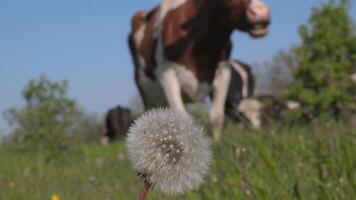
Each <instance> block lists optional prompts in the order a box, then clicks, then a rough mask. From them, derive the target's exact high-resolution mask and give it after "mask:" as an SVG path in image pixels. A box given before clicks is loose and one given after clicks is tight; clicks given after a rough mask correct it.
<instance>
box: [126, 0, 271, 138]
mask: <svg viewBox="0 0 356 200" xmlns="http://www.w3.org/2000/svg"><path fill="white" fill-rule="evenodd" d="M269 22H270V13H269V10H268V7H267V6H266V5H265V4H264V3H263V2H262V0H162V2H161V4H160V5H159V6H157V7H155V8H154V9H152V10H151V11H149V12H145V11H140V12H137V13H136V14H135V15H134V16H133V18H132V31H131V33H130V36H129V45H130V49H131V53H132V56H133V61H134V64H135V80H136V84H137V86H138V89H139V91H140V93H141V96H142V98H143V101H144V104H145V109H149V108H152V107H157V106H170V107H171V108H173V109H175V110H178V111H181V112H184V113H187V111H186V108H185V106H184V103H185V102H188V101H199V100H203V99H205V98H206V97H207V96H208V95H209V94H212V107H211V110H210V114H209V116H210V120H211V123H212V126H213V134H214V137H215V138H217V139H218V138H219V137H220V133H221V131H222V128H223V124H224V106H225V101H226V98H227V93H228V88H229V83H230V78H231V62H230V52H231V48H232V44H231V39H230V36H231V34H232V32H233V31H234V30H240V31H243V32H247V33H249V34H250V35H251V36H252V37H261V36H264V35H266V34H267V32H268V24H269Z"/></svg>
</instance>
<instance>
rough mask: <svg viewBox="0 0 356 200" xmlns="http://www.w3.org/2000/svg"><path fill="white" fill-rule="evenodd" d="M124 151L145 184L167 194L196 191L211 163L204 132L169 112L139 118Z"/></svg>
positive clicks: (157, 112)
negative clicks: (142, 177) (142, 176)
mask: <svg viewBox="0 0 356 200" xmlns="http://www.w3.org/2000/svg"><path fill="white" fill-rule="evenodd" d="M194 141H195V142H194ZM127 148H128V152H129V157H130V159H131V161H132V163H133V165H134V168H135V170H136V171H137V172H138V173H139V174H141V175H144V178H145V182H147V183H149V184H150V185H152V187H153V188H154V189H156V190H158V191H160V192H163V193H166V194H181V193H184V192H185V191H187V190H190V189H195V188H197V187H198V186H199V185H200V184H201V183H202V182H203V178H204V176H205V175H206V173H207V171H208V169H209V164H210V159H211V151H210V147H209V141H208V139H207V138H206V137H205V136H204V133H203V129H202V128H201V127H199V126H197V125H195V124H194V122H193V120H192V119H191V118H190V117H188V116H186V115H184V114H182V113H180V112H177V111H173V110H170V109H155V110H151V111H148V112H146V113H145V114H143V115H142V116H141V117H140V118H138V119H137V120H136V121H135V122H134V124H133V126H132V127H131V128H130V130H129V133H128V138H127ZM161 155H163V156H161Z"/></svg>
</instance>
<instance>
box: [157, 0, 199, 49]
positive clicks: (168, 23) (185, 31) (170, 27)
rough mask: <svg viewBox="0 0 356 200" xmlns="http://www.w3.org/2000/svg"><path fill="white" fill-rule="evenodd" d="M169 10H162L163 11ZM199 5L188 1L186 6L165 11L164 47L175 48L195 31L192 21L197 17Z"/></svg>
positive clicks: (163, 20)
mask: <svg viewBox="0 0 356 200" xmlns="http://www.w3.org/2000/svg"><path fill="white" fill-rule="evenodd" d="M164 9H167V8H162V10H164ZM196 10H197V5H196V3H194V1H186V2H185V3H184V4H181V5H179V6H176V7H174V8H170V9H168V11H167V10H166V11H163V12H164V14H163V16H162V40H163V45H164V47H168V48H169V47H170V46H175V45H177V43H179V42H180V41H181V40H182V39H184V38H186V37H187V36H188V35H189V34H190V32H191V31H192V29H193V26H191V24H190V23H191V21H193V20H194V18H195V17H196V15H197V11H196Z"/></svg>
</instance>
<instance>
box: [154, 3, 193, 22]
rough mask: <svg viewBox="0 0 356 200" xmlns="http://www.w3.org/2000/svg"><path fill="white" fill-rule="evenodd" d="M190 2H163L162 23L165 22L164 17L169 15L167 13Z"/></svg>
mask: <svg viewBox="0 0 356 200" xmlns="http://www.w3.org/2000/svg"><path fill="white" fill-rule="evenodd" d="M187 1H188V0H162V1H161V13H160V21H163V19H164V17H165V16H166V15H167V13H168V12H169V11H171V10H173V9H175V8H177V7H179V6H181V5H183V4H184V3H186V2H187Z"/></svg>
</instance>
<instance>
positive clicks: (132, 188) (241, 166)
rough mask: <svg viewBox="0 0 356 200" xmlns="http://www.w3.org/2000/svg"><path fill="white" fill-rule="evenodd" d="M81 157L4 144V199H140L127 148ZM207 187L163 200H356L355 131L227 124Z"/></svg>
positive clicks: (0, 180) (0, 189)
mask: <svg viewBox="0 0 356 200" xmlns="http://www.w3.org/2000/svg"><path fill="white" fill-rule="evenodd" d="M76 145H77V146H78V148H79V149H80V151H79V153H78V152H77V153H72V154H66V155H62V157H61V158H60V159H58V160H54V161H51V162H48V161H47V160H46V158H45V156H44V154H43V153H29V152H23V153H19V152H18V151H16V150H13V149H11V148H7V147H6V146H4V145H2V146H0V199H2V200H22V199H24V200H31V199H33V200H45V199H50V197H51V195H53V194H57V195H58V196H59V197H60V198H61V199H64V200H71V199H73V200H76V199H85V200H91V199H92V200H98V199H100V200H106V199H108V200H109V199H110V200H111V199H123V200H124V199H129V200H131V199H136V197H137V192H138V190H139V189H140V187H141V186H142V183H141V181H140V180H139V178H137V176H136V174H135V172H134V171H133V170H132V168H131V164H130V162H129V160H128V156H127V153H126V149H125V146H124V143H123V142H118V143H114V144H111V145H109V146H107V147H102V146H99V145H97V144H80V143H77V144H76ZM212 148H213V152H214V159H213V162H212V167H211V171H210V173H209V175H208V177H206V180H205V182H204V184H203V185H202V186H201V187H200V188H199V189H198V190H196V191H192V192H189V193H187V194H185V195H183V196H178V197H168V196H164V195H161V194H158V193H155V192H152V193H149V196H148V199H149V200H163V199H182V200H183V199H204V200H206V199H214V200H216V199H248V200H249V199H273V200H275V199H283V200H287V199H322V200H328V199H340V200H341V199H342V200H344V199H345V200H348V199H350V200H351V199H356V130H355V126H354V125H352V123H351V124H344V123H320V124H318V125H308V126H293V127H285V126H284V127H283V126H276V127H272V128H268V129H266V130H261V131H248V130H243V129H240V128H238V127H235V126H229V127H228V128H227V130H226V131H225V133H224V136H223V139H222V141H221V142H220V143H213V144H212Z"/></svg>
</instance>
